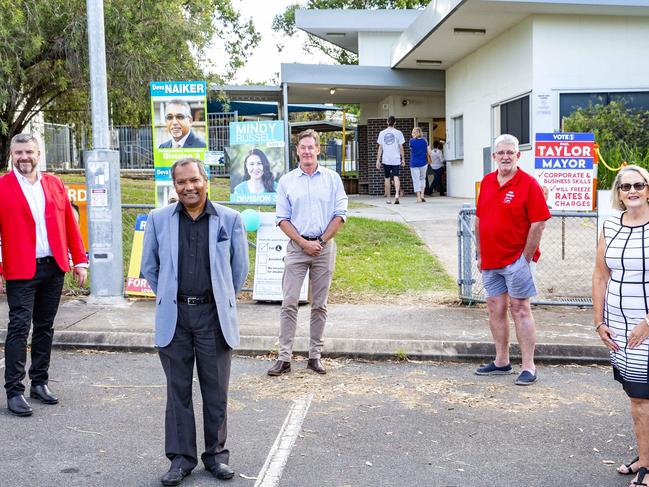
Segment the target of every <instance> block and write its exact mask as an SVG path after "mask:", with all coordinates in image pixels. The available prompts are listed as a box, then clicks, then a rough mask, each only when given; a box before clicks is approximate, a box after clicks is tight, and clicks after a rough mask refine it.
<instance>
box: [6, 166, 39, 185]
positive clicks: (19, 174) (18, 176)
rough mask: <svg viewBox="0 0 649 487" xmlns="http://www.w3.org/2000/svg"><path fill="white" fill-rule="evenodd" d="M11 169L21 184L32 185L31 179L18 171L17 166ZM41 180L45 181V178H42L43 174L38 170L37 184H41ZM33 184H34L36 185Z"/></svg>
mask: <svg viewBox="0 0 649 487" xmlns="http://www.w3.org/2000/svg"><path fill="white" fill-rule="evenodd" d="M11 168H12V169H13V171H14V174H15V175H16V178H17V179H18V182H19V183H23V184H30V185H31V184H32V183H31V182H30V181H29V179H27V178H26V177H25V176H24V175H23V174H22V173H21V172H20V171H19V170H18V169H16V166H14V165H12V166H11ZM41 179H43V176H41V172H40V171H39V170H38V168H36V183H40V182H41ZM36 183H33V184H36Z"/></svg>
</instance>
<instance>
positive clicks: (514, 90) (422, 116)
mask: <svg viewBox="0 0 649 487" xmlns="http://www.w3.org/2000/svg"><path fill="white" fill-rule="evenodd" d="M296 23H297V26H298V28H300V29H302V30H304V31H306V32H309V33H311V34H313V35H316V36H318V37H320V38H322V39H325V40H327V41H329V42H331V43H333V44H335V45H337V46H340V47H343V48H345V49H348V50H350V51H353V52H355V53H357V54H358V56H359V65H358V66H327V65H299V64H285V65H282V72H281V79H282V87H283V94H284V95H283V96H284V103H324V102H331V103H360V104H361V110H362V115H361V119H360V121H359V123H360V125H361V127H362V126H363V124H366V126H367V132H366V135H365V139H363V137H362V130H361V131H359V144H361V145H362V144H363V140H365V141H366V144H367V146H366V150H365V152H364V151H363V148H361V149H360V153H361V154H364V157H365V159H366V160H365V161H364V160H363V159H362V157H361V161H360V162H361V164H365V165H366V166H368V167H366V168H365V169H363V168H362V167H361V188H363V187H364V188H365V192H369V193H370V194H379V193H380V192H381V191H382V189H381V188H382V175H381V174H379V173H378V171H376V174H374V173H373V166H374V164H373V163H374V160H375V157H374V158H373V157H372V155H373V154H376V152H375V151H376V147H375V146H376V143H375V142H376V138H375V136H374V131H375V130H374V129H376V128H383V127H382V126H383V125H384V122H383V121H384V120H385V118H386V117H387V116H388V115H394V116H396V117H397V118H399V119H404V120H408V119H410V120H411V121H412V122H411V124H410V125H409V127H412V126H413V125H418V126H422V127H423V128H424V131H425V132H426V133H427V134H428V137H429V138H430V134H432V135H433V138H436V139H444V140H445V141H446V152H447V159H448V160H449V164H448V194H449V195H450V196H458V197H473V196H474V187H475V182H476V181H479V180H480V179H482V176H483V175H484V174H485V173H486V172H489V171H491V170H492V166H491V158H490V147H491V143H492V141H493V139H494V138H495V137H496V136H498V135H499V134H500V133H503V132H509V133H513V134H515V135H517V136H518V137H519V139H520V140H521V142H522V145H521V149H522V152H523V155H522V158H521V166H522V167H523V169H525V170H526V171H528V172H530V173H532V172H533V163H534V160H533V150H532V149H533V141H534V134H535V133H536V132H552V131H559V130H560V129H561V119H562V117H563V116H566V115H567V114H569V113H570V112H571V111H572V110H574V108H575V107H577V106H584V105H587V104H588V102H589V101H593V102H596V103H597V102H601V103H608V102H609V101H610V100H614V99H619V98H624V99H625V100H626V101H627V103H628V104H629V105H630V106H635V107H641V108H644V109H649V62H647V60H648V54H647V53H648V52H649V1H637V0H618V1H599V2H592V1H591V2H587V1H583V0H572V1H562V0H546V1H531V0H432V1H431V2H430V4H429V5H428V7H427V8H425V9H423V10H405V11H404V10H401V11H396V10H390V11H386V10H374V11H369V10H298V11H297V12H296ZM406 125H407V124H406ZM406 125H404V126H406ZM405 135H406V139H407V138H408V136H409V134H408V133H407V134H405ZM364 171H365V172H364ZM375 176H376V177H375ZM364 178H365V180H364ZM404 179H407V178H404ZM374 180H376V182H377V184H374V182H373V181H374ZM377 188H378V189H377Z"/></svg>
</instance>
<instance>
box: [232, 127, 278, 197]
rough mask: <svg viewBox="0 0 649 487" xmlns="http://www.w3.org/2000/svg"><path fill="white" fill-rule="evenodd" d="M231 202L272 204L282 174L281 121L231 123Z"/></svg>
mask: <svg viewBox="0 0 649 487" xmlns="http://www.w3.org/2000/svg"><path fill="white" fill-rule="evenodd" d="M227 154H228V158H229V161H230V201H231V202H233V203H250V204H253V205H274V204H275V202H276V201H277V194H276V191H277V181H278V180H279V178H280V177H281V176H282V175H283V174H284V170H285V164H284V122H282V121H259V122H235V123H231V124H230V147H228V148H227Z"/></svg>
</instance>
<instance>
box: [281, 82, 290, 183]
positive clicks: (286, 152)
mask: <svg viewBox="0 0 649 487" xmlns="http://www.w3.org/2000/svg"><path fill="white" fill-rule="evenodd" d="M282 108H283V112H284V113H283V114H282V115H283V117H284V145H285V147H284V160H285V163H286V164H285V167H286V172H288V171H289V170H290V169H291V124H290V123H289V121H288V84H286V83H282Z"/></svg>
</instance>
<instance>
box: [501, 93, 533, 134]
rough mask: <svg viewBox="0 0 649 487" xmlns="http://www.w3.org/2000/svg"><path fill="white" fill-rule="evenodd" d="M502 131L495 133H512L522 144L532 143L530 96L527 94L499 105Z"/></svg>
mask: <svg viewBox="0 0 649 487" xmlns="http://www.w3.org/2000/svg"><path fill="white" fill-rule="evenodd" d="M498 108H499V109H500V131H499V133H497V134H495V136H496V137H497V136H498V135H500V134H511V135H513V136H514V137H516V138H517V139H518V142H519V143H520V144H521V145H525V144H529V143H530V96H529V95H525V96H522V97H521V98H516V99H515V100H511V101H508V102H505V103H501V104H500V105H498Z"/></svg>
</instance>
